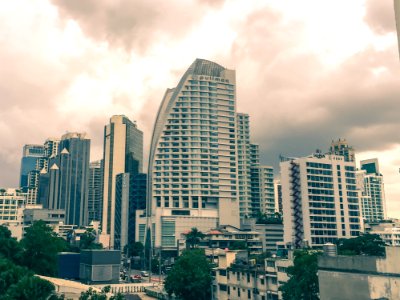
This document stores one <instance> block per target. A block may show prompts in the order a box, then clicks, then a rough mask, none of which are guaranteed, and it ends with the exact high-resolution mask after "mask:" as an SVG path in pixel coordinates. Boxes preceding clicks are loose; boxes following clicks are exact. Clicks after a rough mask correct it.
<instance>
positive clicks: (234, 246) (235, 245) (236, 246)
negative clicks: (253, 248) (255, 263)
mask: <svg viewBox="0 0 400 300" xmlns="http://www.w3.org/2000/svg"><path fill="white" fill-rule="evenodd" d="M246 249H247V244H246V242H245V241H233V242H232V243H231V244H230V246H229V250H246Z"/></svg>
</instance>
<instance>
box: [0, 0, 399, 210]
mask: <svg viewBox="0 0 400 300" xmlns="http://www.w3.org/2000/svg"><path fill="white" fill-rule="evenodd" d="M20 2H21V3H23V2H24V1H15V3H7V4H4V5H3V7H4V8H5V9H4V10H2V11H1V12H0V16H1V18H0V37H1V38H0V41H1V44H2V47H1V49H0V57H1V59H2V61H4V66H3V67H2V69H3V70H2V71H0V78H1V83H0V103H1V104H2V107H3V111H2V113H1V116H2V118H1V119H2V121H1V123H0V138H1V139H2V141H3V142H2V147H1V149H0V169H1V171H0V185H3V186H15V187H16V186H17V185H18V176H19V167H20V159H21V154H22V147H23V145H24V144H30V143H39V144H40V143H42V142H44V140H45V139H46V138H47V137H50V136H58V137H60V136H61V135H62V134H63V133H64V132H65V131H67V130H68V131H78V132H81V131H85V132H88V135H89V137H90V138H91V139H92V145H93V151H92V153H91V161H94V160H97V159H99V158H101V156H102V149H103V145H102V143H103V128H104V125H106V124H107V122H108V120H109V118H110V117H111V115H113V114H125V115H127V116H128V117H129V118H130V119H132V120H136V121H137V124H138V127H139V129H141V130H143V132H144V144H145V153H148V149H149V141H150V132H151V130H152V128H153V124H154V121H155V116H156V111H157V108H158V106H159V103H160V102H161V100H162V96H163V94H164V92H165V90H166V89H167V88H169V87H173V86H174V85H175V84H176V82H177V81H178V79H179V77H180V75H181V74H182V73H183V71H184V70H185V69H186V68H187V66H188V65H190V63H191V62H192V61H193V60H194V59H195V58H196V57H200V58H204V59H208V60H212V61H215V62H217V63H219V64H221V65H223V66H225V67H227V68H230V69H235V70H236V73H237V95H238V97H237V99H238V101H237V102H238V111H239V112H243V113H248V114H249V115H250V126H251V132H252V138H253V140H252V142H256V143H259V144H260V151H261V153H260V154H261V161H262V163H264V164H271V165H273V166H274V167H275V168H276V166H277V165H278V164H279V154H283V155H285V156H304V155H308V154H311V153H312V152H314V151H315V149H317V148H321V149H322V150H323V151H327V149H328V147H329V144H330V141H331V139H337V138H346V139H347V141H348V142H349V144H350V145H352V146H354V147H355V149H356V151H357V152H356V158H357V161H359V160H362V159H368V158H375V157H377V158H378V159H379V162H380V166H381V171H382V173H383V175H384V179H385V185H386V189H385V191H386V198H387V206H388V215H389V216H400V204H396V202H397V199H399V197H400V186H399V183H400V175H399V173H398V169H399V167H400V157H399V150H400V141H399V140H398V135H397V132H398V131H399V130H400V123H399V120H398V116H397V114H396V112H398V111H399V109H400V103H399V101H398V99H396V98H398V97H399V96H400V85H399V84H398V83H399V79H398V78H400V76H399V75H400V74H399V73H400V72H399V61H398V49H397V39H396V33H395V22H394V11H393V2H392V1H389V0H387V1H379V3H374V2H376V1H373V0H369V1H361V0H358V1H352V3H348V1H347V2H346V1H335V2H334V3H333V2H332V3H330V4H326V3H324V4H321V3H320V2H318V1H315V0H314V1H311V0H310V1H304V2H302V5H301V4H299V3H296V1H282V2H280V3H278V4H276V3H274V4H272V1H265V2H263V3H265V4H263V3H261V1H255V2H254V3H253V4H252V5H248V3H245V2H244V1H192V2H184V3H182V2H181V1H173V2H171V3H169V5H168V6H169V8H168V9H169V11H170V12H171V13H170V14H168V15H164V14H162V11H163V10H165V9H166V7H165V5H166V4H165V3H163V2H162V1H160V3H159V4H158V5H159V6H157V4H156V5H154V3H152V5H151V4H149V3H147V2H146V1H135V3H130V2H128V1H120V2H119V5H120V6H118V4H110V3H108V1H92V2H85V3H81V2H80V1H69V2H68V3H62V2H61V1H53V2H49V1H39V0H38V1H26V2H25V4H24V5H23V7H24V8H23V9H21V3H20ZM85 5H86V6H85ZM124 5H125V6H124ZM118 14H120V15H118ZM175 16H179V17H175ZM337 20H340V22H337ZM31 32H34V34H31ZM210 44H211V45H212V47H210ZM27 99H29V100H27Z"/></svg>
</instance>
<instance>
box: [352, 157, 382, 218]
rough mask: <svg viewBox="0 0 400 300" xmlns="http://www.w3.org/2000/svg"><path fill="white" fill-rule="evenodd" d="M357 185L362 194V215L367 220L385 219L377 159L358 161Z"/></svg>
mask: <svg viewBox="0 0 400 300" xmlns="http://www.w3.org/2000/svg"><path fill="white" fill-rule="evenodd" d="M360 167H361V170H360V171H358V173H357V177H358V186H359V189H360V190H361V194H362V196H361V197H362V198H361V200H362V215H363V218H364V220H365V221H367V222H379V221H381V220H384V219H386V203H385V191H384V183H383V176H382V174H381V173H380V172H379V163H378V159H376V158H375V159H368V160H362V161H360Z"/></svg>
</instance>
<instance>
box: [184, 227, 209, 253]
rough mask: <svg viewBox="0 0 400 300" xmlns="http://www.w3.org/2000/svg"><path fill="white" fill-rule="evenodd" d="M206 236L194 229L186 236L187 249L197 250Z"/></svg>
mask: <svg viewBox="0 0 400 300" xmlns="http://www.w3.org/2000/svg"><path fill="white" fill-rule="evenodd" d="M205 236H206V235H205V234H204V233H202V232H201V231H199V230H198V229H197V228H196V227H193V228H192V230H191V231H190V232H189V233H188V234H186V245H187V247H189V248H191V249H193V248H197V247H198V245H199V243H200V240H202V239H204V237H205Z"/></svg>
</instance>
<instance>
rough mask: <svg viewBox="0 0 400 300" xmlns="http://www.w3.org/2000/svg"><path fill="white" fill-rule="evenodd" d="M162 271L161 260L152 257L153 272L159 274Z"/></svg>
mask: <svg viewBox="0 0 400 300" xmlns="http://www.w3.org/2000/svg"><path fill="white" fill-rule="evenodd" d="M159 271H160V262H159V260H158V259H157V258H152V259H151V272H152V273H154V274H158V272H159Z"/></svg>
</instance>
